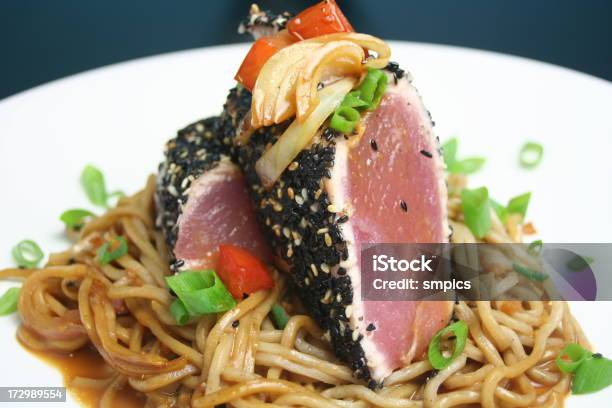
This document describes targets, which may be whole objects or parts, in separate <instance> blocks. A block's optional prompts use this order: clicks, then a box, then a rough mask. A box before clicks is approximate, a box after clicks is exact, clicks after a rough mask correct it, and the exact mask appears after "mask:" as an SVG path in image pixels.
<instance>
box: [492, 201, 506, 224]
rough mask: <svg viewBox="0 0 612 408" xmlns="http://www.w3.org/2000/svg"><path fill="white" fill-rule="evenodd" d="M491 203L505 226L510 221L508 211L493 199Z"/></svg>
mask: <svg viewBox="0 0 612 408" xmlns="http://www.w3.org/2000/svg"><path fill="white" fill-rule="evenodd" d="M489 203H490V204H491V207H492V208H493V211H495V214H497V217H498V218H499V220H500V221H501V222H502V224H505V223H506V220H507V219H508V209H507V208H506V207H504V206H503V205H501V204H500V203H498V202H497V201H495V200H494V199H492V198H490V199H489Z"/></svg>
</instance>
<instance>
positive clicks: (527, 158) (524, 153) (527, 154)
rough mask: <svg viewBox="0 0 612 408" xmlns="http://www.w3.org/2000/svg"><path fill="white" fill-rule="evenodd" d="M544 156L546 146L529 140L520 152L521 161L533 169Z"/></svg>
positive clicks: (522, 164) (525, 166)
mask: <svg viewBox="0 0 612 408" xmlns="http://www.w3.org/2000/svg"><path fill="white" fill-rule="evenodd" d="M543 156H544V148H543V147H542V145H541V144H539V143H535V142H527V143H525V144H524V145H523V147H521V152H520V154H519V162H520V163H521V166H523V167H524V168H526V169H533V168H534V167H536V166H537V165H538V164H540V162H541V161H542V157H543Z"/></svg>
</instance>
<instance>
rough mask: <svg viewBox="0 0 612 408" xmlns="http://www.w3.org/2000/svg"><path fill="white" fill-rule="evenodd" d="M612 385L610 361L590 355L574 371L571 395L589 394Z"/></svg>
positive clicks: (598, 355) (600, 356)
mask: <svg viewBox="0 0 612 408" xmlns="http://www.w3.org/2000/svg"><path fill="white" fill-rule="evenodd" d="M610 385H612V360H610V359H607V358H605V357H603V356H602V355H601V354H591V355H590V356H588V357H587V358H586V359H585V360H584V361H582V363H580V364H579V365H578V368H576V371H574V379H573V380H572V393H573V394H590V393H592V392H597V391H600V390H603V389H604V388H606V387H608V386H610Z"/></svg>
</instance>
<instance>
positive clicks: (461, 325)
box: [427, 320, 469, 370]
mask: <svg viewBox="0 0 612 408" xmlns="http://www.w3.org/2000/svg"><path fill="white" fill-rule="evenodd" d="M468 331H469V330H468V326H467V324H466V323H465V322H464V321H463V320H459V321H457V322H455V323H453V324H451V325H449V326H446V327H445V328H443V329H442V330H440V331H438V332H437V333H436V334H435V336H434V337H433V338H432V339H431V342H430V343H429V348H428V350H427V358H428V359H429V362H430V363H431V366H432V367H433V368H435V369H436V370H443V369H445V368H446V367H448V366H449V365H450V364H451V363H452V362H453V361H454V360H455V359H456V358H457V357H459V355H460V354H461V353H462V352H463V349H464V348H465V344H466V342H467V337H468ZM449 333H452V334H453V336H454V347H453V352H452V353H451V356H450V357H444V355H442V350H440V343H441V341H442V337H443V336H445V335H447V334H449Z"/></svg>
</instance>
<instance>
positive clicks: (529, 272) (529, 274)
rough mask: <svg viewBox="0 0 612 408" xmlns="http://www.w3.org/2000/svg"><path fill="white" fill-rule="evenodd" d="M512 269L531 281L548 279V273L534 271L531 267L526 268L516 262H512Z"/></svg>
mask: <svg viewBox="0 0 612 408" xmlns="http://www.w3.org/2000/svg"><path fill="white" fill-rule="evenodd" d="M512 269H514V271H515V272H516V273H518V274H520V275H523V276H524V277H526V278H527V279H529V280H532V281H537V282H543V281H545V280H546V279H548V275H546V274H545V273H542V272H539V271H534V270H533V269H529V268H526V267H524V266H521V265H519V264H516V263H513V264H512Z"/></svg>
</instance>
